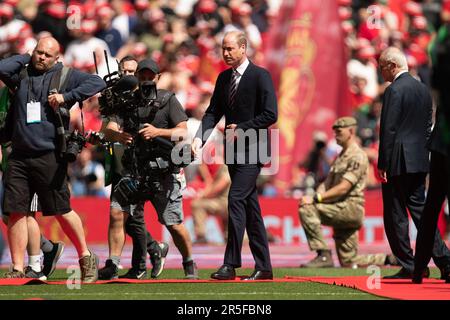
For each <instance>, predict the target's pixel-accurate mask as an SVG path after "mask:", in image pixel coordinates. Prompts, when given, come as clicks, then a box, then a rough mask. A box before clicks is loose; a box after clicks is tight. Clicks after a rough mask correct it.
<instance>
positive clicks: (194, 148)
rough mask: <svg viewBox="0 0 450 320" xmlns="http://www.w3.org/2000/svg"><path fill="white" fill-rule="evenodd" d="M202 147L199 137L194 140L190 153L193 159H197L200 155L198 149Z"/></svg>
mask: <svg viewBox="0 0 450 320" xmlns="http://www.w3.org/2000/svg"><path fill="white" fill-rule="evenodd" d="M201 147H202V139H200V138H199V137H196V138H194V141H192V144H191V153H192V155H193V156H194V158H195V159H198V157H199V155H200V148H201Z"/></svg>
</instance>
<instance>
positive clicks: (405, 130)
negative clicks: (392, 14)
mask: <svg viewBox="0 0 450 320" xmlns="http://www.w3.org/2000/svg"><path fill="white" fill-rule="evenodd" d="M379 66H380V69H381V73H382V76H383V78H384V80H385V81H389V82H392V84H391V85H390V86H389V87H387V88H386V91H385V93H384V98H383V109H382V112H381V123H380V147H379V155H378V170H379V174H380V176H381V178H382V179H383V182H384V183H383V185H382V193H383V211H384V227H385V230H386V235H387V238H388V241H389V244H390V246H391V249H392V253H393V254H394V255H395V256H396V257H397V260H398V261H399V263H400V265H401V266H402V268H401V269H400V271H399V272H398V273H396V274H394V275H392V276H386V277H385V278H388V279H411V278H412V275H413V270H414V256H413V250H412V248H411V244H410V240H409V234H408V232H409V221H408V213H407V209H408V210H409V212H410V214H411V218H412V220H413V222H414V224H415V225H416V226H418V225H419V221H420V217H421V215H422V211H423V208H424V204H425V177H426V175H427V172H428V170H429V153H428V150H427V141H428V138H429V136H430V132H431V121H432V101H431V96H430V94H429V92H428V89H427V88H426V86H425V85H423V84H422V83H420V82H419V81H417V80H415V79H414V78H413V77H412V76H411V75H410V74H409V73H408V67H407V62H406V58H405V56H404V55H403V53H402V52H401V51H400V50H399V49H397V48H388V49H386V50H385V51H384V52H383V53H382V54H381V56H380V61H379ZM434 241H435V243H434V248H433V259H434V262H435V263H436V265H437V266H438V267H439V268H441V269H442V268H444V267H445V266H446V265H447V256H448V255H449V252H448V249H447V247H446V246H445V244H444V242H443V241H442V239H441V238H440V236H439V234H438V233H435V240H434ZM428 276H429V270H428V268H426V269H424V270H423V274H422V277H428Z"/></svg>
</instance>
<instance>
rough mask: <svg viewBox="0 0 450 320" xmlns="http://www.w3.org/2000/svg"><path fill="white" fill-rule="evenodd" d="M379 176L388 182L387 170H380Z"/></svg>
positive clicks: (383, 181)
mask: <svg viewBox="0 0 450 320" xmlns="http://www.w3.org/2000/svg"><path fill="white" fill-rule="evenodd" d="M378 176H379V177H380V179H381V182H382V183H386V182H387V175H386V171H384V170H378Z"/></svg>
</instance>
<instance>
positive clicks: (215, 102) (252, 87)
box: [196, 62, 278, 163]
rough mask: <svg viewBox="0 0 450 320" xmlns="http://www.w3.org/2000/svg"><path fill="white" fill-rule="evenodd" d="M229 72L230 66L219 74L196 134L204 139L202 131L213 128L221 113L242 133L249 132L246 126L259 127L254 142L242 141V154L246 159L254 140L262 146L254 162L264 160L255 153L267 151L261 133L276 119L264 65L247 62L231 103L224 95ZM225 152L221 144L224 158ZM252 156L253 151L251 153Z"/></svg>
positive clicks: (265, 152)
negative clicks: (231, 103) (262, 66)
mask: <svg viewBox="0 0 450 320" xmlns="http://www.w3.org/2000/svg"><path fill="white" fill-rule="evenodd" d="M231 74H232V69H231V68H230V69H227V70H225V71H223V72H221V73H220V74H219V77H218V78H217V81H216V86H215V88H214V93H213V95H212V98H211V102H210V105H209V107H208V109H207V110H206V112H205V115H204V117H203V119H202V124H201V127H200V128H199V131H198V132H197V135H196V136H197V137H199V138H201V139H202V141H203V143H205V142H206V140H207V139H208V137H209V134H208V133H207V134H206V135H205V132H207V131H208V130H210V129H212V128H214V127H215V125H216V124H217V122H219V120H220V119H221V118H222V116H223V115H225V123H226V125H228V124H232V123H234V124H236V125H237V129H242V130H244V132H245V133H249V134H250V131H249V129H257V130H258V129H262V131H261V132H259V130H258V135H257V136H256V138H257V141H256V143H254V144H250V143H249V141H246V143H245V155H244V156H245V157H246V159H247V160H248V159H249V155H252V154H253V153H254V152H255V149H254V147H256V144H257V145H258V146H259V147H261V146H262V148H263V149H264V148H265V150H262V153H261V152H259V151H258V159H257V161H258V163H265V162H267V161H264V160H265V159H261V157H260V156H259V154H263V155H264V154H270V144H269V141H270V138H268V139H265V137H266V134H267V128H268V127H269V126H270V125H272V124H273V123H275V122H276V121H277V116H278V111H277V98H276V95H275V89H274V86H273V83H272V78H271V76H270V74H269V72H268V71H267V70H266V69H264V68H261V67H258V66H256V65H255V64H253V63H251V62H250V64H249V65H248V67H247V69H246V70H245V72H244V74H243V75H242V76H241V79H240V82H239V86H238V88H237V92H236V98H235V103H234V105H233V106H230V104H229V101H228V97H229V88H230V81H231ZM261 133H263V134H261ZM267 137H268V135H267ZM226 153H227V148H225V156H226V157H227V159H228V156H227V154H226ZM237 156H238V154H237V152H236V146H235V148H234V154H233V159H234V160H235V161H236V160H237V159H236V157H237ZM253 156H255V155H254V154H253ZM246 163H248V162H246Z"/></svg>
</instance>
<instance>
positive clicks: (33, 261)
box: [28, 255, 41, 272]
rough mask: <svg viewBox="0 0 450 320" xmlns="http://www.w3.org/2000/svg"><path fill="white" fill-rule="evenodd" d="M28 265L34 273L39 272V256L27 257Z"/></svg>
mask: <svg viewBox="0 0 450 320" xmlns="http://www.w3.org/2000/svg"><path fill="white" fill-rule="evenodd" d="M28 265H29V266H30V267H31V269H33V270H34V271H36V272H40V271H41V256H40V255H37V256H29V257H28Z"/></svg>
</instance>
